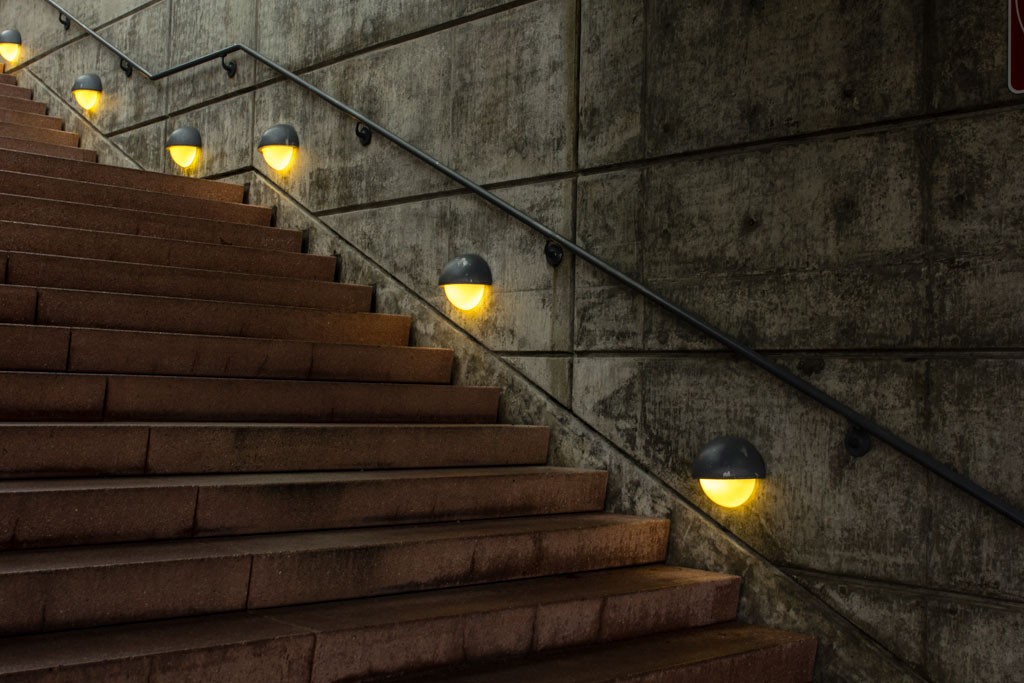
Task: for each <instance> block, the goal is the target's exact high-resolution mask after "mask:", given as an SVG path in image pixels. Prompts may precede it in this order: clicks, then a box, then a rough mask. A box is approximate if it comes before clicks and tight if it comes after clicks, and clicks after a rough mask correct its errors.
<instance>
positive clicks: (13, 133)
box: [0, 86, 79, 147]
mask: <svg viewBox="0 0 1024 683" xmlns="http://www.w3.org/2000/svg"><path fill="white" fill-rule="evenodd" d="M2 87H3V86H0V88H2ZM0 137H4V138H14V139H15V140H32V141H34V142H42V143H45V144H47V145H60V146H63V147H78V139H79V138H78V133H71V132H68V131H63V130H49V129H47V128H36V127H35V126H22V125H19V124H16V123H3V122H0Z"/></svg>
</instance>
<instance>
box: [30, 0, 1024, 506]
mask: <svg viewBox="0 0 1024 683" xmlns="http://www.w3.org/2000/svg"><path fill="white" fill-rule="evenodd" d="M45 2H47V3H48V4H50V5H51V6H53V7H54V8H55V9H56V10H57V11H58V12H59V13H60V14H59V20H60V22H61V23H62V24H63V25H64V28H65V30H67V29H68V28H70V25H71V22H74V23H75V24H77V25H78V26H80V27H81V28H82V29H83V30H85V31H86V32H87V33H88V34H89V35H91V36H92V37H93V38H95V39H96V40H98V41H99V42H100V43H101V44H102V45H103V46H104V47H106V48H107V49H108V50H110V51H111V52H113V53H114V54H115V55H117V56H118V57H119V58H120V59H121V69H122V70H123V71H124V72H125V75H126V76H128V77H131V75H132V74H133V73H134V72H138V73H141V74H142V75H144V76H145V77H146V78H148V79H149V80H151V81H159V80H161V79H164V78H167V77H168V76H172V75H174V74H177V73H181V72H183V71H187V70H189V69H192V68H195V67H197V66H200V65H202V64H206V63H208V62H211V61H214V60H216V59H218V58H219V59H220V60H221V64H222V66H223V67H224V69H225V70H226V71H227V72H228V75H229V76H234V75H235V70H236V65H235V63H234V62H228V61H227V56H228V55H231V54H233V53H236V52H243V53H245V54H247V55H249V56H250V57H251V58H253V59H254V60H256V61H257V62H259V63H260V64H263V65H264V66H266V67H267V68H269V69H271V70H273V71H275V72H277V73H278V74H280V75H281V76H283V77H284V78H286V79H288V80H290V81H292V82H293V83H295V84H296V85H298V86H300V87H302V88H304V89H306V90H308V91H309V92H312V93H313V94H315V95H317V96H318V97H319V98H320V99H322V100H323V101H325V102H327V103H328V104H329V105H331V106H332V107H334V108H335V109H337V110H339V111H341V112H342V113H344V114H345V115H347V116H349V117H350V118H352V119H354V120H355V121H356V122H357V125H363V126H366V127H367V128H369V129H370V130H372V131H373V132H374V133H376V134H378V135H380V136H381V137H383V138H385V139H387V140H389V141H390V142H392V143H394V144H395V145H397V146H399V147H401V148H402V149H403V150H405V151H406V152H408V153H409V154H411V155H413V156H414V157H416V158H417V159H419V160H420V161H422V162H423V163H425V164H427V165H428V166H430V167H431V168H433V169H434V170H435V171H437V172H439V173H441V174H443V175H445V176H447V177H448V178H450V179H451V180H453V181H455V182H456V183H458V184H459V185H462V186H463V187H465V188H466V189H467V190H469V191H471V192H473V193H474V194H476V195H477V196H479V197H480V198H481V199H483V200H484V201H486V202H488V203H490V204H491V205H493V206H494V207H496V208H497V209H499V210H500V211H503V212H504V213H506V214H508V215H509V216H512V217H513V218H515V219H516V220H518V221H519V222H521V223H523V224H525V225H526V226H528V227H530V228H531V229H533V230H534V231H535V232H537V233H539V234H540V235H542V236H544V237H545V238H546V239H547V240H548V241H549V242H551V243H554V244H557V245H559V246H561V247H562V248H563V249H565V250H567V251H569V252H571V253H572V254H574V255H575V256H576V257H577V258H579V259H582V260H583V261H585V262H587V263H589V264H590V265H592V266H594V267H595V268H597V269H598V270H600V271H602V272H603V273H605V274H606V275H608V276H610V277H611V278H612V279H614V280H617V281H618V282H619V283H621V284H623V285H625V286H627V287H629V288H630V289H632V290H634V291H635V292H637V293H639V294H641V295H643V296H644V297H645V298H647V299H649V300H650V301H653V302H654V303H656V304H658V305H659V306H661V307H662V308H663V309H665V310H667V311H669V312H670V313H672V314H673V315H675V316H676V317H678V318H680V319H682V320H683V321H684V322H686V323H687V324H689V325H690V326H692V327H694V328H696V329H697V330H698V331H699V332H701V333H702V334H703V335H705V336H707V337H709V338H711V339H713V340H714V341H716V342H718V343H719V344H721V345H722V346H724V347H725V348H727V349H729V350H730V351H733V352H734V353H736V354H738V355H739V356H740V357H742V358H744V359H745V360H747V361H749V362H751V363H753V364H754V365H756V366H757V367H759V368H761V369H762V370H764V371H765V372H767V373H769V374H770V375H772V376H773V377H775V378H776V379H778V380H780V381H782V382H784V383H786V384H788V385H789V386H791V387H793V388H794V389H796V390H797V391H799V392H800V393H802V394H804V395H805V396H807V397H809V398H811V399H813V400H814V401H816V402H817V403H819V404H820V405H822V406H824V407H825V408H828V409H829V410H831V411H833V412H835V413H837V414H839V415H841V416H842V417H843V418H845V419H846V420H847V422H848V423H849V425H850V428H849V431H848V432H847V434H846V437H845V439H844V445H845V446H846V449H847V451H848V452H849V453H850V455H851V456H854V457H861V456H863V455H865V454H867V452H868V451H870V450H871V438H872V437H874V438H875V439H878V440H879V441H881V442H883V443H885V444H887V445H889V446H890V447H892V448H894V449H895V450H897V451H899V452H900V453H902V454H903V455H905V456H907V457H909V458H910V459H911V460H913V461H914V462H917V463H918V464H920V465H921V466H923V467H925V468H927V469H929V470H930V471H932V472H934V473H935V474H937V475H938V476H940V477H942V478H943V479H945V480H946V481H948V482H949V483H951V484H953V485H954V486H956V487H957V488H959V489H961V490H962V491H965V492H966V493H968V494H970V495H972V496H974V497H975V498H976V499H978V500H979V501H981V502H982V503H984V504H986V505H988V506H989V507H991V508H992V509H994V510H996V511H997V512H999V513H1000V514H1002V515H1004V516H1005V517H1007V518H1008V519H1010V520H1012V521H1013V522H1016V523H1017V524H1018V525H1019V526H1024V512H1022V511H1021V510H1020V509H1018V508H1016V507H1014V506H1013V505H1011V504H1010V503H1009V502H1008V501H1006V500H1004V499H1002V498H1001V497H999V496H997V495H996V494H995V493H993V492H992V491H989V490H988V489H986V488H984V487H982V486H981V485H979V484H978V483H976V482H975V481H973V480H972V479H969V478H967V477H965V476H964V475H962V474H960V473H959V472H958V471H956V470H954V469H953V468H951V467H949V466H948V465H946V464H944V463H942V462H940V461H939V460H937V459H936V458H935V457H933V456H932V455H930V454H929V453H927V452H926V451H924V450H923V449H921V448H919V447H917V446H915V445H914V444H912V443H910V442H908V441H906V440H905V439H903V438H901V437H900V436H898V435H896V434H894V433H893V432H892V431H890V430H889V429H887V428H885V427H883V426H882V425H880V424H878V423H876V422H875V421H874V420H871V419H870V418H868V417H866V416H865V415H863V414H861V413H860V412H858V411H856V410H854V409H853V408H851V407H850V406H848V405H846V404H845V403H843V402H841V401H839V400H838V399H836V398H834V397H832V396H831V395H829V394H828V393H826V392H825V391H823V390H822V389H820V388H819V387H817V386H815V385H813V384H811V383H810V382H807V381H806V380H804V379H803V378H801V377H798V376H797V375H795V374H793V373H792V372H790V371H789V370H787V369H786V368H784V367H782V366H780V365H778V364H776V363H774V362H773V361H771V360H769V359H768V358H767V357H765V356H764V355H762V354H760V353H758V352H757V351H755V350H754V349H752V348H750V347H748V346H746V345H745V344H743V343H741V342H740V341H739V340H737V339H735V338H734V337H732V336H730V335H728V334H726V333H725V332H722V331H721V330H719V329H717V328H716V327H714V326H712V325H711V324H709V323H707V322H706V321H704V320H702V319H701V318H699V317H698V316H696V315H694V314H693V313H691V312H690V311H687V310H686V309H684V308H682V307H681V306H679V305H677V304H675V303H673V302H671V301H669V300H668V299H666V298H665V297H663V296H662V295H660V294H658V293H657V292H655V291H653V290H651V289H650V288H649V287H648V286H647V285H645V284H643V283H642V282H640V281H638V280H636V279H634V278H632V277H630V276H628V275H626V274H625V273H623V272H621V271H619V270H618V269H617V268H615V267H614V266H612V265H611V264H609V263H607V262H606V261H604V260H603V259H601V258H599V257H597V256H596V255H594V254H593V253H591V252H589V251H587V250H586V249H584V248H583V247H580V246H579V245H578V244H576V243H575V242H573V241H572V240H570V239H567V238H565V237H563V236H562V235H560V234H558V233H557V232H555V231H554V230H552V229H551V228H549V227H547V226H546V225H544V224H543V223H540V222H539V221H537V220H536V219H534V218H532V217H531V216H529V215H527V214H526V213H524V212H522V211H520V210H519V209H517V208H516V207H514V206H512V205H511V204H509V203H508V202H506V201H505V200H503V199H501V198H500V197H498V196H497V195H495V194H494V193H492V192H490V191H489V190H487V189H485V188H484V187H482V186H480V185H479V184H477V183H475V182H473V181H472V180H470V179H469V178H466V177H465V176H463V175H462V174H460V173H458V172H457V171H455V170H454V169H452V168H450V167H449V166H447V165H445V164H444V163H442V162H440V161H438V160H437V159H435V158H434V157H432V156H430V155H429V154H427V153H426V152H424V151H423V150H421V149H419V148H418V147H416V146H415V145H413V144H411V143H410V142H408V141H406V140H404V139H402V138H401V137H399V136H398V135H396V134H395V133H393V132H391V131H390V130H388V129H387V128H384V127H383V126H381V125H380V124H378V123H376V122H374V121H373V120H371V119H370V118H368V117H367V116H365V115H364V114H362V113H360V112H358V111H356V110H355V109H353V108H352V107H350V106H348V105H347V104H345V103H344V102H341V101H340V100H338V99H336V98H334V97H332V96H331V95H330V94H328V93H326V92H324V91H323V90H321V89H320V88H318V87H316V86H315V85H313V84H312V83H309V82H308V81H306V80H305V79H303V78H302V77H301V76H299V75H297V74H295V73H294V72H292V71H290V70H288V69H286V68H285V67H283V66H281V65H280V64H278V63H276V62H274V61H273V60H271V59H269V58H268V57H266V56H264V55H263V54H261V53H259V52H257V51H256V50H253V49H252V48H250V47H248V46H246V45H243V44H240V43H236V44H234V45H229V46H227V47H223V48H221V49H219V50H215V51H213V52H211V53H209V54H207V55H203V56H202V57H197V58H195V59H192V60H189V61H187V62H182V63H181V64H178V65H176V66H172V67H170V68H168V69H164V70H163V71H158V72H151V71H149V70H148V69H146V68H145V67H143V66H142V65H141V64H139V63H138V62H136V61H134V60H133V59H131V58H130V57H129V56H128V55H126V54H125V53H124V52H122V51H121V50H119V49H118V48H117V47H116V46H114V45H113V44H111V43H110V42H109V41H107V40H106V39H105V38H103V36H101V35H99V34H98V33H97V32H96V31H94V30H93V29H92V28H90V27H89V26H86V25H85V24H84V23H83V22H82V21H81V20H79V19H78V18H76V17H75V16H74V15H72V14H71V13H70V12H68V11H67V10H66V9H64V8H63V7H62V6H61V5H59V4H58V3H57V2H55V1H54V0H45Z"/></svg>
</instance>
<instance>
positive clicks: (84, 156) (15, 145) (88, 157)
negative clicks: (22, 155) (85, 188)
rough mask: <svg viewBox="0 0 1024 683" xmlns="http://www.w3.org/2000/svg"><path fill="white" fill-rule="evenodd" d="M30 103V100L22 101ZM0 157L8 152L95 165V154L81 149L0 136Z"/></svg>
mask: <svg viewBox="0 0 1024 683" xmlns="http://www.w3.org/2000/svg"><path fill="white" fill-rule="evenodd" d="M24 101H25V102H30V101H31V100H24ZM0 151H3V154H0V157H3V156H6V155H7V154H8V153H9V152H28V153H31V154H33V155H35V156H43V157H46V158H49V159H54V160H58V161H60V160H65V161H78V162H82V163H95V161H96V160H97V158H98V157H97V155H96V152H94V151H93V150H91V149H82V148H81V147H64V146H62V145H48V144H46V143H43V142H35V141H34V140H19V139H16V138H8V137H3V136H2V135H0Z"/></svg>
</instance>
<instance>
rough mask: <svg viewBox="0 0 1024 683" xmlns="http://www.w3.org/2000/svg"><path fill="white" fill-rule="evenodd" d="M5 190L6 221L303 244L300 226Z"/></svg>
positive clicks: (247, 243) (260, 245)
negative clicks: (79, 201)
mask: <svg viewBox="0 0 1024 683" xmlns="http://www.w3.org/2000/svg"><path fill="white" fill-rule="evenodd" d="M2 190H3V188H2V187H0V220H4V221H17V222H20V223H40V224H43V225H53V226H57V227H64V228H79V229H83V230H95V231H99V232H112V233H120V234H127V235H142V236H145V237H161V238H165V239H174V240H186V241H190V242H209V243H213V244H230V245H234V246H240V247H254V248H257V249H273V250H278V251H293V252H298V251H301V250H302V233H301V232H299V231H297V230H283V229H281V228H271V227H266V226H258V225H251V224H245V223H228V222H224V221H213V220H207V219H205V218H188V217H182V216H174V215H170V214H163V213H153V212H151V211H136V210H134V209H121V208H115V207H107V206H96V205H93V204H76V203H74V202H63V201H56V200H52V199H40V198H38V197H26V196H22V195H12V194H6V193H3V192H2Z"/></svg>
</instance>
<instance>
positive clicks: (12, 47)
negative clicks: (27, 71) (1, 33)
mask: <svg viewBox="0 0 1024 683" xmlns="http://www.w3.org/2000/svg"><path fill="white" fill-rule="evenodd" d="M20 56H21V45H18V44H17V43H0V57H3V58H4V59H5V60H6V61H8V62H16V61H18V57H20Z"/></svg>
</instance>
